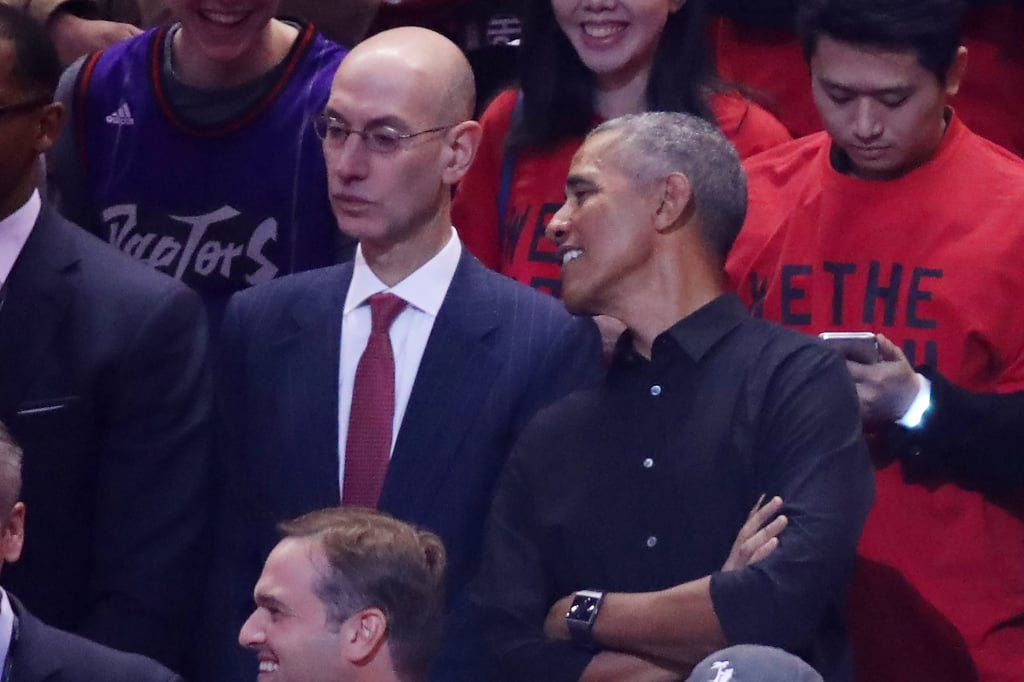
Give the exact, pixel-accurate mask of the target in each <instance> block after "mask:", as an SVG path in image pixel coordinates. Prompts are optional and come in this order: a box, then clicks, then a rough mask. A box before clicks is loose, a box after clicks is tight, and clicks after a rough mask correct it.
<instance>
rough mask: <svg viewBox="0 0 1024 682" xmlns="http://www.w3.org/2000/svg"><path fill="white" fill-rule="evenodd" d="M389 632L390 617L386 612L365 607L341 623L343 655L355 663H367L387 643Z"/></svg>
mask: <svg viewBox="0 0 1024 682" xmlns="http://www.w3.org/2000/svg"><path fill="white" fill-rule="evenodd" d="M387 634H388V619H387V617H385V615H384V612H383V611H381V610H380V609H375V608H370V609H363V610H362V611H360V612H358V613H356V614H354V615H352V616H350V617H349V618H348V619H347V620H346V621H345V622H344V623H342V624H341V646H342V655H343V656H344V657H345V658H346V659H348V660H349V661H351V662H352V663H353V664H355V665H365V664H367V663H369V662H370V661H372V660H373V659H374V658H375V657H376V656H377V652H378V651H379V650H380V648H381V647H382V646H384V644H386V643H387Z"/></svg>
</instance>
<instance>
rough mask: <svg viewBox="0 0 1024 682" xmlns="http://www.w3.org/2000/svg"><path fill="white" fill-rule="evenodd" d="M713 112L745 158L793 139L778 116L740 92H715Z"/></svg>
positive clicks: (719, 125)
mask: <svg viewBox="0 0 1024 682" xmlns="http://www.w3.org/2000/svg"><path fill="white" fill-rule="evenodd" d="M711 112H712V113H713V114H714V116H715V120H716V121H717V122H718V127H719V128H721V129H722V132H723V133H725V136H726V137H727V138H729V141H730V142H732V144H733V146H734V147H736V151H737V152H739V155H740V158H741V159H745V158H747V157H748V156H753V155H754V154H758V153H760V152H763V151H765V150H766V149H771V148H772V147H775V146H777V145H780V144H782V143H784V142H789V141H790V140H792V139H793V138H792V137H791V136H790V134H789V131H788V130H786V127H785V126H784V125H782V124H781V123H780V122H779V120H778V119H777V118H775V117H774V116H772V115H771V114H770V113H768V111H767V110H765V109H764V108H762V107H761V106H759V105H757V104H755V103H754V102H751V101H750V100H748V99H746V98H744V97H742V96H740V95H738V94H736V93H719V94H716V95H715V96H713V97H712V98H711Z"/></svg>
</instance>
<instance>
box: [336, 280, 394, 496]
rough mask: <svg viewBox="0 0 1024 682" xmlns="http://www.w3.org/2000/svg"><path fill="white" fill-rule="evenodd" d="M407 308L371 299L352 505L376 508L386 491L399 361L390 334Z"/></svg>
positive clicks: (352, 461)
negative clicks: (396, 359) (396, 364)
mask: <svg viewBox="0 0 1024 682" xmlns="http://www.w3.org/2000/svg"><path fill="white" fill-rule="evenodd" d="M404 308H405V301H403V300H402V299H400V298H398V297H397V296H395V295H394V294H374V295H373V296H371V297H370V317H371V319H372V320H373V321H372V323H371V327H370V339H369V340H368V341H367V343H366V350H364V351H363V356H362V357H361V358H359V364H358V365H357V366H356V378H355V382H354V384H353V386H352V409H351V412H350V413H349V420H348V438H347V439H346V442H345V479H344V481H343V482H342V487H341V499H342V502H343V503H344V504H346V505H355V506H361V507H376V506H377V501H378V500H379V499H380V491H381V488H383V487H384V476H385V474H387V471H388V461H389V460H390V459H391V429H392V425H393V423H394V418H395V355H394V352H393V351H392V350H391V337H390V336H388V332H389V331H390V329H391V323H392V322H394V321H395V318H396V317H398V314H399V313H400V312H402V310H403V309H404Z"/></svg>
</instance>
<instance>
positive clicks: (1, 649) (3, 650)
mask: <svg viewBox="0 0 1024 682" xmlns="http://www.w3.org/2000/svg"><path fill="white" fill-rule="evenodd" d="M13 635H14V609H13V608H12V607H11V599H10V597H8V596H7V592H6V591H4V589H3V588H0V670H3V667H4V665H5V664H6V663H7V654H8V653H9V652H10V650H11V637H12V636H13Z"/></svg>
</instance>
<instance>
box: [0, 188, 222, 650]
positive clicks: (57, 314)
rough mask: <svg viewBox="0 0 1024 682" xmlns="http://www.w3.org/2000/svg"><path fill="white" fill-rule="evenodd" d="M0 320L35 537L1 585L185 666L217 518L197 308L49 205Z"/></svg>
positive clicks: (41, 607) (2, 402) (12, 422)
mask: <svg viewBox="0 0 1024 682" xmlns="http://www.w3.org/2000/svg"><path fill="white" fill-rule="evenodd" d="M5 289H6V292H5V293H6V298H5V300H4V302H3V307H2V308H0V420H2V421H3V422H4V423H5V424H6V425H7V426H8V427H9V429H10V431H11V432H12V434H13V435H14V437H15V439H16V440H17V441H18V442H19V443H20V444H21V446H22V448H23V450H24V452H25V454H24V472H23V479H24V489H23V495H22V499H23V500H24V501H25V503H26V505H27V507H28V527H29V528H30V529H31V530H30V533H29V535H28V539H27V541H26V543H25V551H24V554H23V556H22V559H21V561H19V562H18V563H17V564H13V565H11V566H9V567H7V568H5V569H4V572H3V583H4V585H6V586H8V587H10V588H11V589H12V591H14V592H16V593H17V594H18V595H19V596H20V597H21V598H22V599H23V600H24V602H25V604H27V605H28V607H29V608H31V609H32V610H33V611H34V612H35V613H37V614H38V615H39V617H40V618H42V619H43V620H45V621H46V622H48V623H50V624H52V625H54V626H56V627H59V628H61V629H64V630H70V631H73V632H77V633H79V634H82V635H84V636H87V637H89V638H90V639H94V640H96V641H99V642H102V643H104V644H107V645H110V646H113V647H115V648H118V649H123V650H126V651H135V652H138V653H142V654H146V655H148V656H151V657H153V658H156V659H158V660H160V661H162V662H164V663H166V664H168V665H170V666H171V667H177V666H178V664H179V660H180V656H181V654H182V652H183V651H184V644H185V643H184V639H185V637H186V633H188V632H189V629H188V627H187V626H186V625H185V624H186V623H187V622H188V618H190V617H193V616H194V612H193V609H192V607H194V606H195V603H196V601H197V599H196V597H195V593H196V592H197V591H198V589H197V587H196V586H197V585H198V584H200V576H198V575H197V570H196V569H197V564H196V562H197V560H198V554H197V544H198V543H199V541H200V534H201V532H202V531H203V528H204V526H205V523H206V518H207V517H208V510H207V499H208V496H209V489H208V488H209V486H208V483H209V476H208V472H207V468H208V460H209V457H208V449H209V430H210V428H209V427H210V425H209V415H210V409H211V393H210V389H211V386H210V379H209V372H208V367H207V332H206V327H205V323H204V321H203V312H202V306H201V304H200V302H199V298H198V296H196V295H195V293H193V292H192V291H190V290H189V289H188V288H186V287H185V286H184V285H182V284H180V283H179V282H176V281H174V280H172V279H171V278H169V277H166V276H164V275H161V274H158V273H156V272H154V271H153V270H151V269H150V268H149V267H147V266H146V265H144V264H142V263H138V262H136V261H134V260H133V259H132V258H130V257H128V256H125V255H123V254H121V253H118V252H117V251H115V250H114V249H113V248H111V247H110V246H108V245H106V244H103V243H102V242H101V241H100V240H98V239H96V238H95V237H93V236H91V235H88V234H87V233H85V232H84V231H83V230H81V229H79V228H78V227H77V226H75V225H73V224H71V223H69V222H67V221H66V220H64V219H63V218H61V217H60V216H59V215H57V213H56V212H55V211H53V210H52V209H51V208H49V207H47V206H46V205H45V204H44V206H43V209H42V212H41V214H40V216H39V219H38V220H37V221H36V224H35V225H34V227H33V229H32V233H31V234H30V236H29V238H28V241H27V242H26V244H25V246H24V249H23V250H22V252H21V254H20V255H19V257H18V259H17V261H16V262H15V264H14V268H13V269H12V271H11V273H10V276H9V277H8V280H7V283H6V286H5Z"/></svg>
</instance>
